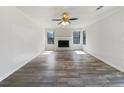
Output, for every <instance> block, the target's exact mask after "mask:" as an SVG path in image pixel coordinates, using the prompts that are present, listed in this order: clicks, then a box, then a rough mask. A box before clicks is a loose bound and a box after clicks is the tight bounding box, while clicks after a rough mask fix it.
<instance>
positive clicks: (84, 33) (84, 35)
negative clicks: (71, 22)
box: [83, 31, 86, 45]
mask: <svg viewBox="0 0 124 93" xmlns="http://www.w3.org/2000/svg"><path fill="white" fill-rule="evenodd" d="M83 44H84V45H86V31H83Z"/></svg>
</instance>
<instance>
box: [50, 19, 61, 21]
mask: <svg viewBox="0 0 124 93" xmlns="http://www.w3.org/2000/svg"><path fill="white" fill-rule="evenodd" d="M61 20H62V19H52V21H61Z"/></svg>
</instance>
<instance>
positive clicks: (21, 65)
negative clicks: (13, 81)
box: [0, 51, 43, 82]
mask: <svg viewBox="0 0 124 93" xmlns="http://www.w3.org/2000/svg"><path fill="white" fill-rule="evenodd" d="M42 52H43V51H42ZM40 53H41V52H39V53H37V54H34V55H33V56H31V57H30V59H28V60H26V61H25V62H23V63H21V64H20V65H18V67H16V68H13V70H11V71H9V72H7V73H5V74H4V75H3V76H1V77H0V82H1V81H3V80H4V79H6V78H7V77H8V76H10V75H11V74H13V73H14V72H15V71H17V70H18V69H20V68H21V67H23V66H24V65H26V64H27V63H28V62H30V61H31V60H32V59H34V58H35V57H37V56H38V55H39V54H40Z"/></svg>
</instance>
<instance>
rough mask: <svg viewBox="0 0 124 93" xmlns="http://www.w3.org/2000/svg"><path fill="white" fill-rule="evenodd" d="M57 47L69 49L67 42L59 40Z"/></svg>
mask: <svg viewBox="0 0 124 93" xmlns="http://www.w3.org/2000/svg"><path fill="white" fill-rule="evenodd" d="M58 47H69V40H59V41H58Z"/></svg>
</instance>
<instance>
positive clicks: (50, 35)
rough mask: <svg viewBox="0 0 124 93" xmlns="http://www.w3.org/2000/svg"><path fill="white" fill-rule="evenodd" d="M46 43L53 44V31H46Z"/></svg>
mask: <svg viewBox="0 0 124 93" xmlns="http://www.w3.org/2000/svg"><path fill="white" fill-rule="evenodd" d="M47 42H48V44H54V32H47Z"/></svg>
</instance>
